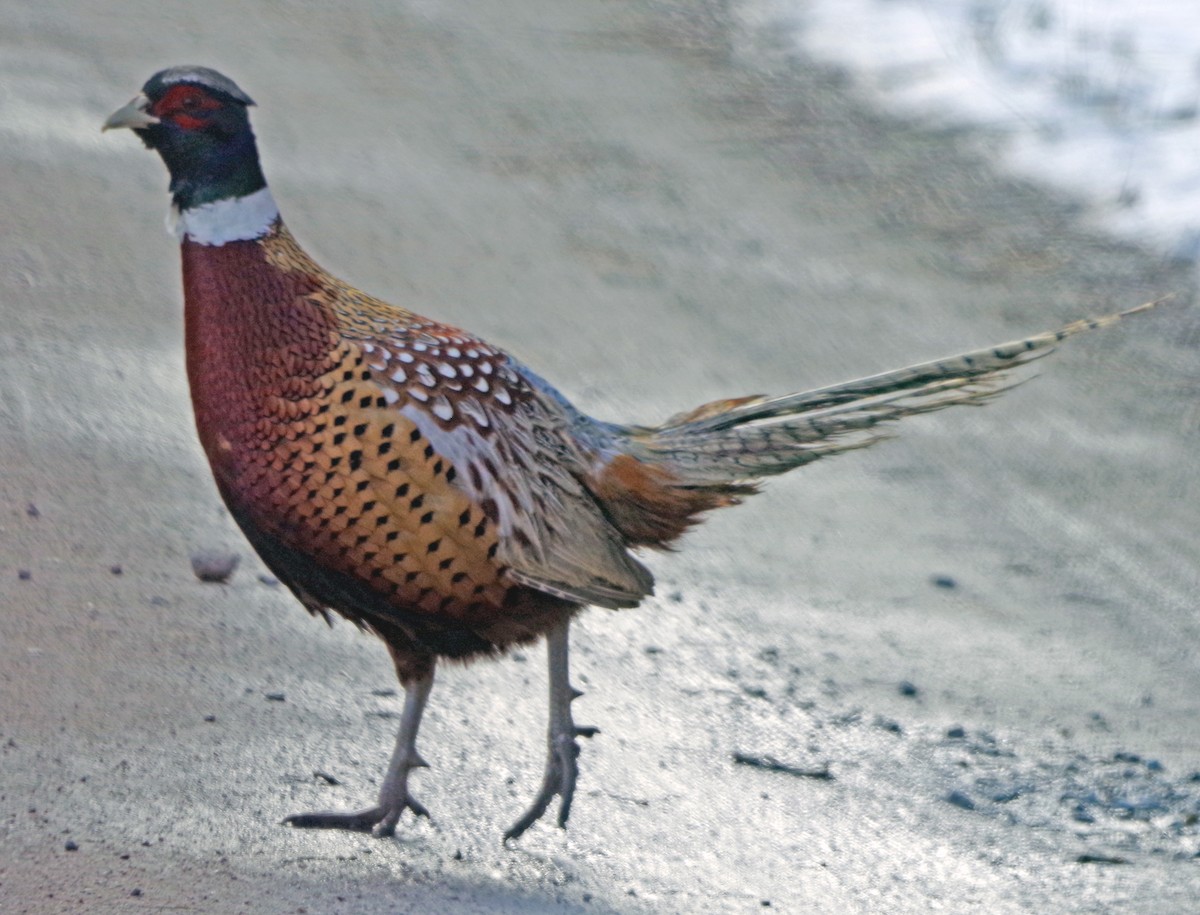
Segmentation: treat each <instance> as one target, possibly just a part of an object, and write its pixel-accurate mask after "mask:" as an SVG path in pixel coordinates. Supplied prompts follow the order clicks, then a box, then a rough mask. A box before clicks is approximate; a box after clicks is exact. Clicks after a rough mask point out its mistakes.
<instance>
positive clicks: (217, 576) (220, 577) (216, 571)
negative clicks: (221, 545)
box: [191, 550, 239, 583]
mask: <svg viewBox="0 0 1200 915" xmlns="http://www.w3.org/2000/svg"><path fill="white" fill-rule="evenodd" d="M191 559H192V571H193V572H195V573H196V577H197V578H199V579H200V580H201V581H210V582H217V583H223V582H226V581H228V580H229V577H230V576H231V575H233V573H234V570H235V569H237V567H238V559H239V557H238V555H237V553H232V552H230V551H229V550H196V551H195V552H194V553H192V556H191Z"/></svg>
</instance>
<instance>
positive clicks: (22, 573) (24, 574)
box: [17, 569, 33, 581]
mask: <svg viewBox="0 0 1200 915" xmlns="http://www.w3.org/2000/svg"><path fill="white" fill-rule="evenodd" d="M17 578H19V579H20V580H21V581H29V580H30V579H31V578H33V573H32V572H30V571H29V570H28V569H17Z"/></svg>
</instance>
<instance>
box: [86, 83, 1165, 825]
mask: <svg viewBox="0 0 1200 915" xmlns="http://www.w3.org/2000/svg"><path fill="white" fill-rule="evenodd" d="M251 104H253V102H252V101H251V100H250V98H249V96H247V95H246V93H244V92H243V91H242V90H241V89H239V88H238V86H237V85H235V84H234V82H233V81H232V80H230V79H228V78H227V77H225V76H223V75H221V74H220V73H217V72H215V71H213V70H210V69H207V68H204V67H173V68H171V69H167V70H163V71H162V72H160V73H157V74H155V75H154V76H153V77H151V79H150V80H149V82H147V83H146V84H145V86H144V87H143V88H142V91H141V93H139V94H138V95H137V96H136V97H135V98H134V99H133V100H132V101H131V102H130V103H129V104H128V105H126V106H125V107H124V108H121V109H120V110H119V111H117V112H116V113H114V114H113V115H112V117H110V118H109V119H108V121H107V122H106V123H105V125H104V127H105V129H108V128H114V127H127V128H131V129H132V130H133V131H134V132H135V133H136V134H137V135H138V136H139V137H141V139H142V140H143V141H144V143H145V145H146V146H147V147H149V148H151V149H154V150H157V151H158V153H159V155H161V156H162V158H163V161H164V162H165V163H166V166H167V168H168V170H169V171H170V176H171V182H170V191H171V194H172V198H173V204H174V208H175V211H176V213H177V223H176V231H177V233H178V235H179V238H180V241H181V249H182V255H183V287H184V300H185V318H186V321H185V323H186V349H187V368H188V379H189V381H190V384H191V393H192V401H193V404H194V407H195V414H196V425H197V428H198V430H199V435H200V441H201V443H202V445H203V447H204V450H205V453H206V454H207V456H208V459H209V462H210V463H211V465H212V470H213V474H214V476H215V477H216V481H217V486H218V488H219V489H220V492H221V495H222V497H223V498H224V500H225V502H226V504H227V505H228V506H229V510H230V512H231V513H232V515H233V517H234V518H235V519H236V520H237V522H238V524H239V525H240V526H241V528H242V530H243V531H244V532H245V535H246V537H247V539H249V541H250V543H251V544H252V545H253V546H254V548H255V549H256V550H257V551H258V553H259V554H260V555H261V556H262V559H263V561H264V562H265V563H266V564H267V566H268V567H269V568H270V569H271V570H272V571H273V572H274V573H275V575H277V576H278V578H279V580H280V581H282V582H284V583H285V584H286V585H287V586H288V587H289V588H290V589H291V590H292V591H293V592H294V593H295V594H296V596H297V597H298V598H299V599H300V601H301V602H302V603H303V604H304V606H305V607H307V608H308V609H309V610H310V611H311V612H313V613H314V614H321V615H323V616H324V617H325V618H326V619H327V620H328V619H329V614H330V611H332V612H335V613H338V614H341V615H342V616H344V617H346V618H348V619H350V620H352V621H353V622H355V623H357V624H358V625H359V626H361V627H363V628H365V629H368V630H370V631H371V632H374V633H375V634H376V635H378V636H379V637H380V638H381V639H382V640H383V641H384V643H385V644H386V645H387V647H388V650H389V652H390V653H391V656H392V659H393V661H394V662H395V667H396V673H397V675H398V676H399V678H400V681H401V683H402V684H403V686H404V689H405V703H404V711H403V716H402V719H401V724H400V729H399V734H398V736H397V739H396V748H395V751H394V754H393V756H392V760H391V763H390V765H389V767H388V770H387V776H386V778H385V780H384V783H383V786H382V789H381V790H380V793H379V799H378V802H377V803H376V804H375V805H374V806H372V807H369V808H367V809H365V810H361V811H357V812H350V813H308V814H299V815H296V816H291V817H288V818H287V820H286V821H285V822H288V823H291V824H292V825H293V826H301V827H305V826H307V827H342V828H348V829H373V830H374V831H375V833H376V834H390V833H392V832H393V831H394V830H395V827H396V824H397V822H398V821H399V819H400V816H401V814H402V813H403V812H404V811H405V810H409V811H412V812H413V813H414V814H416V815H418V816H424V815H427V814H426V810H425V808H424V807H423V806H422V805H421V804H420V803H418V802H417V801H416V800H415V799H414V798H413V796H412V794H411V793H410V792H409V787H408V779H409V773H410V772H411V770H412V769H413V768H414V767H417V766H423V765H425V763H424V761H423V760H422V759H421V757H420V755H418V753H417V750H416V737H417V729H418V726H419V725H420V721H421V713H422V710H423V709H424V707H425V703H426V700H427V699H428V697H429V692H430V689H431V687H432V686H433V672H434V666H435V663H436V661H437V659H439V658H453V659H457V660H463V661H465V660H469V659H472V658H478V657H483V656H493V655H497V654H499V653H501V652H503V651H504V650H505V649H507V648H509V647H511V646H513V645H518V644H523V643H528V642H531V641H533V640H535V639H537V638H538V637H540V636H542V635H545V636H547V640H548V646H549V647H548V653H549V662H550V666H549V673H550V724H549V752H548V756H547V761H546V770H545V777H544V780H543V782H542V786H541V790H540V791H539V793H538V795H537V797H536V799H535V800H534V802H533V804H532V806H531V807H530V808H529V810H528V811H527V812H526V813H525V814H524V815H523V816H522V817H521V818H520V819H518V820H517V822H516V823H515V824H514V825H513V826H512V827H511V828H510V829H509V830H508V831H507V833H506V834H505V835H506V838H510V837H515V836H519V835H520V834H521V833H522V832H524V831H525V830H526V829H527V828H528V827H529V826H530V825H531V824H532V823H534V822H535V821H536V820H537V819H538V818H539V817H540V816H541V815H542V814H543V813H544V812H545V810H546V808H547V806H548V805H549V804H550V802H551V801H552V800H553V798H554V797H555V795H558V796H559V797H560V806H559V811H558V822H559V825H563V824H565V822H566V820H567V816H568V813H569V812H570V807H571V799H572V795H573V793H574V788H575V780H576V773H577V767H576V757H577V755H578V752H579V750H578V745H577V743H576V738H577V737H579V736H591V734H592V733H594V730H595V729H593V728H585V727H579V726H577V725H576V724H575V722H574V720H573V719H572V716H571V702H572V701H573V699H574V698H575V697H577V696H578V695H579V693H578V692H576V690H575V689H573V688H572V686H571V684H570V682H569V680H568V676H567V634H568V627H569V624H570V621H571V618H572V617H573V616H574V615H575V614H576V613H577V612H578V611H579V610H580V609H581V608H582V607H583V606H585V605H588V604H595V605H598V606H601V607H610V608H621V607H633V606H635V605H636V604H638V603H639V602H640V601H641V600H642V599H643V598H644V597H646V596H647V595H648V594H650V593H651V590H652V586H653V580H652V578H651V575H650V573H649V572H648V571H647V569H646V568H645V567H644V566H643V565H642V564H641V563H639V562H638V561H637V560H636V559H634V558H633V557H632V556H631V555H630V552H629V551H630V549H631V548H636V547H663V546H666V545H668V544H670V543H672V542H673V541H675V540H676V539H677V538H678V537H679V536H680V535H681V534H682V533H683V532H684V531H685V530H687V528H688V527H689V526H690V525H691V524H693V523H695V522H696V520H697V519H698V518H699V516H700V515H702V514H703V513H704V512H706V511H708V510H709V509H713V508H718V507H721V506H725V505H734V504H736V503H737V502H738V501H739V500H740V499H741V498H742V497H743V496H746V495H749V494H751V493H753V492H755V481H756V480H758V479H760V478H762V477H765V476H770V475H773V474H778V473H783V472H785V471H788V470H791V469H792V468H794V467H799V466H800V465H802V464H807V463H809V462H810V461H814V460H817V459H818V458H822V457H826V456H828V455H833V454H839V453H841V452H843V451H848V450H851V449H854V448H861V447H863V446H865V445H869V444H871V443H872V442H874V441H875V440H876V439H877V438H878V434H877V432H876V431H875V427H876V426H877V425H878V424H880V423H882V422H886V421H891V420H896V419H899V418H901V417H904V416H912V415H916V414H919V413H926V412H929V411H931V410H937V409H941V408H942V407H947V406H951V405H953V404H971V403H978V402H980V401H981V400H983V399H984V398H986V397H988V396H990V395H992V394H994V393H996V392H998V391H999V390H1002V389H1003V388H1004V387H1006V386H1007V385H1008V384H1009V383H1011V382H1010V381H1009V380H1007V379H1006V377H1005V373H1006V372H1007V371H1008V370H1009V369H1012V368H1014V367H1015V366H1019V365H1023V364H1025V363H1027V362H1029V361H1031V360H1033V359H1036V358H1038V357H1039V356H1042V355H1045V354H1046V353H1048V352H1050V350H1051V349H1052V348H1053V346H1054V344H1055V343H1057V342H1058V341H1060V340H1062V339H1063V338H1065V337H1067V336H1069V335H1071V334H1074V333H1077V332H1079V331H1083V330H1088V329H1091V328H1096V327H1102V326H1105V325H1108V324H1111V323H1113V322H1114V321H1116V320H1118V319H1119V318H1120V317H1123V316H1124V315H1128V314H1132V313H1134V312H1137V311H1141V310H1144V309H1145V308H1148V307H1150V306H1149V305H1144V306H1140V307H1139V308H1135V309H1131V310H1130V311H1127V312H1124V313H1122V314H1121V315H1111V316H1108V317H1104V318H1097V319H1090V320H1085V321H1080V322H1076V323H1074V324H1069V325H1067V326H1066V327H1064V328H1062V329H1060V330H1058V331H1052V332H1049V333H1044V334H1040V335H1038V336H1034V337H1030V338H1028V339H1026V340H1020V341H1016V342H1013V343H1008V344H1004V345H1001V346H994V347H988V348H986V349H981V350H978V351H975V352H971V353H966V354H963V355H958V356H953V357H951V358H947V359H940V360H936V361H933V362H927V363H924V364H921V365H915V366H911V367H908V368H903V369H900V370H898V371H894V372H886V373H883V374H879V375H873V376H870V377H868V378H861V379H858V380H855V381H850V382H847V383H844V384H837V385H832V386H830V387H826V388H820V389H818V390H814V391H807V392H804V393H798V394H789V395H786V396H783V397H774V398H768V397H742V398H738V399H734V400H721V401H716V402H714V403H710V404H706V405H704V406H701V407H699V408H697V409H694V410H692V411H690V412H688V413H683V414H680V415H678V416H675V417H673V418H671V419H669V420H667V421H666V422H665V423H663V424H662V425H661V426H655V427H649V428H648V427H641V426H628V425H619V424H615V423H608V422H601V421H599V420H596V419H593V418H591V417H589V416H586V415H584V414H583V413H581V412H580V411H578V410H577V409H575V408H574V407H573V406H572V405H571V404H570V403H569V402H568V401H567V400H566V399H565V398H564V397H563V396H562V395H561V394H559V393H558V392H557V391H556V390H555V389H554V388H552V387H551V386H550V385H549V384H547V383H546V382H545V381H543V380H542V379H541V378H539V377H538V376H537V375H536V374H534V373H533V372H531V371H530V370H529V369H528V368H526V367H525V366H524V365H522V364H521V363H520V362H518V361H517V360H515V359H513V358H512V357H511V356H509V355H507V354H506V353H504V352H503V351H501V350H499V349H497V348H496V347H494V346H492V345H490V344H488V343H485V342H484V341H482V340H480V339H478V338H477V337H475V336H473V335H471V334H470V333H467V332H466V331H463V330H459V329H458V328H455V327H450V326H448V325H445V324H441V323H439V322H437V321H433V320H431V319H429V318H424V317H421V316H419V315H416V314H413V313H412V312H410V311H406V310H405V309H403V308H397V307H395V306H392V305H388V304H386V303H384V302H381V301H379V300H378V299H375V298H372V297H371V296H369V295H366V294H365V293H362V292H359V291H358V290H357V289H355V288H354V287H352V286H349V285H347V284H346V283H344V282H342V281H340V280H338V279H335V278H334V277H332V276H330V275H329V274H328V273H326V272H325V271H324V270H322V269H321V268H320V267H319V266H317V264H316V263H314V262H313V261H312V259H311V258H309V256H308V255H307V254H305V253H304V251H303V250H302V249H301V248H300V246H299V245H298V244H297V243H296V241H295V240H294V239H293V238H292V235H291V233H290V232H288V230H287V228H286V227H285V226H284V224H283V222H282V221H281V220H280V218H279V211H278V209H277V208H276V205H275V201H274V200H273V199H272V197H271V193H270V191H269V190H268V189H267V184H266V181H265V179H264V178H263V173H262V169H261V167H260V165H259V159H258V152H257V149H256V146H255V140H254V134H253V133H252V131H251V128H250V121H249V117H248V115H247V108H248V106H250V105H251Z"/></svg>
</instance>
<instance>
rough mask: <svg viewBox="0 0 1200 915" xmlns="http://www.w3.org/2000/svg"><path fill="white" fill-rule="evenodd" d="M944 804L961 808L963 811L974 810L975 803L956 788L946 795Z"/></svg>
mask: <svg viewBox="0 0 1200 915" xmlns="http://www.w3.org/2000/svg"><path fill="white" fill-rule="evenodd" d="M946 803H948V804H953V805H954V806H955V807H961V808H962V809H963V810H974V809H975V802H974V801H973V800H971V798H970V797H969V796H968V795H966V794H964V793H963V792H962V791H959V790H958V789H957V788H956V789H955V790H953V791H951V792H950V793H949V794H947V795H946Z"/></svg>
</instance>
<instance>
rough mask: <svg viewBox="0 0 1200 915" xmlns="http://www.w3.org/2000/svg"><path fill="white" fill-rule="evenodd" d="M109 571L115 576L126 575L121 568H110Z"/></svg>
mask: <svg viewBox="0 0 1200 915" xmlns="http://www.w3.org/2000/svg"><path fill="white" fill-rule="evenodd" d="M108 571H110V572H112V573H113V574H114V575H124V574H125V570H124V569H122V568H121V567H120V566H109V567H108Z"/></svg>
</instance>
